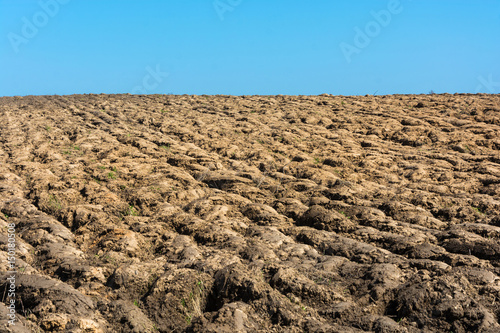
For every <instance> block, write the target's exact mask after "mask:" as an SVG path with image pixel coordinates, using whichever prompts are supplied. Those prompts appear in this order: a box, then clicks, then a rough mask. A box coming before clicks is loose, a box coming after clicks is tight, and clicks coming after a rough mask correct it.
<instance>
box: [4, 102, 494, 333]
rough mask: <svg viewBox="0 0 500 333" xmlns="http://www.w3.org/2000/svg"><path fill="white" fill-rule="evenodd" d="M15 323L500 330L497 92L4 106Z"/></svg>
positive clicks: (128, 328) (27, 328)
mask: <svg viewBox="0 0 500 333" xmlns="http://www.w3.org/2000/svg"><path fill="white" fill-rule="evenodd" d="M0 211H1V214H0V227H1V229H2V233H1V234H0V243H1V244H2V246H1V249H2V251H0V259H1V263H2V265H1V271H0V276H1V278H0V281H1V282H0V287H1V288H2V289H0V290H5V289H6V287H7V282H6V281H7V280H6V278H7V276H8V275H9V274H8V273H7V270H8V267H7V256H8V255H7V243H8V241H7V225H8V224H9V223H15V225H16V236H17V243H16V245H17V262H16V264H17V270H18V272H17V275H16V286H17V290H16V291H17V300H16V309H17V318H18V320H19V321H18V322H17V325H16V326H15V327H14V326H10V328H7V327H8V326H7V312H8V309H7V305H8V303H7V300H6V296H5V295H4V296H3V303H0V321H1V322H0V324H1V325H2V328H1V330H2V332H3V331H6V332H7V331H12V332H57V331H62V332H231V333H235V332H384V333H385V332H454V333H460V332H491V333H493V332H500V324H499V319H500V277H499V276H500V215H499V212H500V96H499V95H485V94H479V95H463V94H461V95H458V94H456V95H448V94H446V95H419V96H416V95H394V96H376V97H375V96H365V97H345V96H331V95H321V96H241V97H232V96H187V95H184V96H168V95H167V96H164V95H149V96H132V95H73V96H40V97H31V96H28V97H22V98H21V97H4V98H0Z"/></svg>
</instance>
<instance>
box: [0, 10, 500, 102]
mask: <svg viewBox="0 0 500 333" xmlns="http://www.w3.org/2000/svg"><path fill="white" fill-rule="evenodd" d="M499 59H500V0H413V1H411V0H384V1H382V0H380V1H378V0H357V1H353V0H316V1H314V0H313V1H309V2H307V1H304V0H286V1H285V0H273V1H269V0H266V1H264V0H192V1H188V0H149V1H145V0H142V1H139V0H136V1H135V0H41V1H38V0H36V1H35V0H0V96H13V95H53V94H57V95H66V94H75V93H147V94H156V93H159V94H166V93H171V94H231V95H255V94H259V95H260V94H262V95H270V94H286V95H316V94H321V93H330V94H335V95H365V94H377V95H381V94H397V93H403V94H410V93H416V94H419V93H428V92H429V91H430V90H433V91H434V92H436V93H445V92H448V93H455V92H459V93H475V92H485V93H500V61H499Z"/></svg>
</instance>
